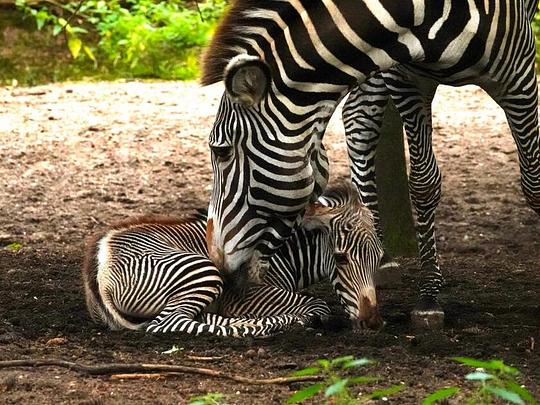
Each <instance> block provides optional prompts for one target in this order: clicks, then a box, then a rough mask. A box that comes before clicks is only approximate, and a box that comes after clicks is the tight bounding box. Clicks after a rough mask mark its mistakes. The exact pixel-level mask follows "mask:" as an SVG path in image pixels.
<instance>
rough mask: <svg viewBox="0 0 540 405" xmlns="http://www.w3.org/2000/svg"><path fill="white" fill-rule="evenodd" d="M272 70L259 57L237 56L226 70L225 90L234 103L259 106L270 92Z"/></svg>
mask: <svg viewBox="0 0 540 405" xmlns="http://www.w3.org/2000/svg"><path fill="white" fill-rule="evenodd" d="M269 84H270V68H269V67H268V65H267V64H266V62H264V61H263V60H261V59H260V58H258V57H255V56H250V55H237V56H235V57H234V58H232V59H231V61H230V62H229V64H228V65H227V67H226V68H225V88H226V89H227V93H228V94H229V95H230V96H231V97H232V99H233V100H234V101H237V102H240V103H242V104H244V105H245V106H254V105H256V104H259V103H260V102H261V100H262V98H263V97H264V96H265V95H266V92H267V91H268V86H269Z"/></svg>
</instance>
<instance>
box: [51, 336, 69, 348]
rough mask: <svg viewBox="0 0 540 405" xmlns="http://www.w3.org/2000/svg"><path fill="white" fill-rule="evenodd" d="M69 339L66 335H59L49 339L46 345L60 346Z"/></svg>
mask: <svg viewBox="0 0 540 405" xmlns="http://www.w3.org/2000/svg"><path fill="white" fill-rule="evenodd" d="M67 341H68V340H67V339H66V338H65V337H61V336H59V337H55V338H52V339H49V340H47V343H46V345H47V346H60V345H64V344H66V343H67Z"/></svg>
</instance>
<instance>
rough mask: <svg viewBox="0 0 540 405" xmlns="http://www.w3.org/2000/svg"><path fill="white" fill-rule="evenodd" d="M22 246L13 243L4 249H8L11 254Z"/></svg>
mask: <svg viewBox="0 0 540 405" xmlns="http://www.w3.org/2000/svg"><path fill="white" fill-rule="evenodd" d="M22 247H23V246H22V244H21V243H19V242H13V243H10V244H9V245H6V249H9V250H12V251H13V252H18V251H19V250H21V249H22Z"/></svg>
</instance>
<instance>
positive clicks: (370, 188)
mask: <svg viewBox="0 0 540 405" xmlns="http://www.w3.org/2000/svg"><path fill="white" fill-rule="evenodd" d="M389 99H390V97H389V93H388V89H387V88H386V84H385V82H384V79H383V77H382V75H381V74H380V73H379V74H375V75H373V76H371V77H370V78H368V79H367V80H366V81H365V82H364V83H362V84H361V85H358V86H355V87H354V88H353V89H352V90H351V92H350V93H349V96H348V98H347V101H346V102H345V104H344V105H343V112H342V118H343V125H344V127H345V137H346V141H347V151H348V154H349V163H350V170H351V180H352V183H353V184H354V185H355V186H356V188H357V189H358V191H359V193H360V196H361V198H362V202H363V203H364V205H365V206H366V207H368V208H369V210H370V211H371V213H372V214H373V220H374V224H375V229H376V231H377V236H378V237H379V239H380V240H381V241H382V240H383V234H382V227H381V224H380V216H379V201H378V197H377V182H376V174H375V156H376V151H377V145H378V144H379V139H380V135H381V127H382V124H383V118H384V113H385V111H386V106H387V105H388V101H389ZM397 267H398V264H397V263H396V262H395V261H394V260H393V258H392V257H391V256H390V255H389V254H388V252H387V251H386V249H385V251H384V256H383V258H382V260H381V265H380V269H379V271H378V272H377V285H378V286H380V285H381V284H384V285H391V284H394V282H395V281H396V280H395V274H396V268H397ZM385 269H387V270H388V272H385Z"/></svg>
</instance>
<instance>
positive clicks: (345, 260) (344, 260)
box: [334, 252, 349, 266]
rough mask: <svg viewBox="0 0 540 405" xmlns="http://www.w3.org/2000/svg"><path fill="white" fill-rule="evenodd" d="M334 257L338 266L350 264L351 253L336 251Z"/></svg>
mask: <svg viewBox="0 0 540 405" xmlns="http://www.w3.org/2000/svg"><path fill="white" fill-rule="evenodd" d="M334 259H335V260H336V264H337V265H338V266H346V265H347V264H349V255H348V254H347V253H345V252H335V253H334Z"/></svg>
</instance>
